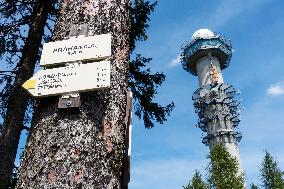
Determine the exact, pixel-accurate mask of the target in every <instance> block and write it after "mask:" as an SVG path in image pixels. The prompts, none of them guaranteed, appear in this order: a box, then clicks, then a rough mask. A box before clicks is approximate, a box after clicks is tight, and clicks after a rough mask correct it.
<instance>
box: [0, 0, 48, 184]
mask: <svg viewBox="0 0 284 189" xmlns="http://www.w3.org/2000/svg"><path fill="white" fill-rule="evenodd" d="M50 6H51V5H50V4H49V3H46V2H45V1H44V0H41V1H39V2H38V3H36V5H35V7H34V10H33V13H32V15H31V23H30V29H29V33H28V37H27V38H26V43H25V45H24V47H23V50H22V57H21V60H20V62H19V65H18V66H19V69H18V71H17V75H16V78H15V82H14V87H13V89H12V92H11V95H10V97H9V99H8V105H7V111H6V117H5V120H4V125H3V133H2V136H1V138H0V157H1V158H0V183H1V184H5V183H6V184H7V183H9V182H10V179H11V175H12V171H13V168H14V161H15V158H16V154H17V149H18V143H19V139H20V135H21V131H22V130H23V121H24V116H25V110H26V106H27V100H28V98H29V96H28V94H27V92H25V91H24V90H23V89H22V87H21V85H22V84H23V83H24V82H25V81H26V80H28V79H29V78H30V77H31V76H32V75H33V71H34V68H35V65H36V61H37V60H38V53H39V47H40V46H41V40H42V35H43V32H44V27H45V24H46V20H47V15H48V8H49V7H50Z"/></svg>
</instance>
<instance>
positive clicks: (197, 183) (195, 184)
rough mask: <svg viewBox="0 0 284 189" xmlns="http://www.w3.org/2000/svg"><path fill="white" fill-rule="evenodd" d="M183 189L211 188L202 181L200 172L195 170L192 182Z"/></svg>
mask: <svg viewBox="0 0 284 189" xmlns="http://www.w3.org/2000/svg"><path fill="white" fill-rule="evenodd" d="M183 189H209V186H208V184H207V183H206V182H204V181H203V180H202V175H201V174H200V172H199V171H198V170H195V173H194V175H193V177H192V180H191V181H189V183H188V184H187V185H186V186H183Z"/></svg>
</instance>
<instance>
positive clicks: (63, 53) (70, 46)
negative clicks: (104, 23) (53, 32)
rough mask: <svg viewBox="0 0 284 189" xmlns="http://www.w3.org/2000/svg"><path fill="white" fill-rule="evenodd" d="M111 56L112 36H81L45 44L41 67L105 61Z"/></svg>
mask: <svg viewBox="0 0 284 189" xmlns="http://www.w3.org/2000/svg"><path fill="white" fill-rule="evenodd" d="M110 56H111V35H110V34H101V35H95V36H89V37H84V36H79V37H73V38H70V39H68V40H62V41H55V42H50V43H45V44H44V45H43V50H42V55H41V60H40V65H42V66H49V65H54V64H62V63H66V62H74V61H82V60H95V59H105V58H108V57H110Z"/></svg>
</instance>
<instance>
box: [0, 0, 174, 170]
mask: <svg viewBox="0 0 284 189" xmlns="http://www.w3.org/2000/svg"><path fill="white" fill-rule="evenodd" d="M41 2H44V1H40V0H38V1H17V0H13V1H10V0H9V1H8V0H7V1H4V2H3V3H2V4H1V8H2V9H1V13H3V14H5V15H6V17H9V18H10V19H11V17H13V18H21V20H17V21H15V22H5V24H3V23H1V24H2V25H1V26H5V27H2V28H5V30H3V31H1V36H0V37H1V40H0V51H1V53H6V55H7V54H8V55H9V56H6V60H7V61H10V62H12V61H11V60H13V61H14V60H15V59H14V58H11V57H12V56H17V57H18V58H19V60H20V61H19V64H15V66H14V67H15V69H14V71H11V72H6V73H4V72H1V76H3V75H4V76H5V77H3V79H1V82H2V83H3V82H4V83H5V82H6V85H5V87H4V89H3V90H2V91H1V94H0V98H1V99H0V102H1V107H0V108H1V109H0V111H1V112H0V113H1V116H2V117H3V118H4V119H5V120H9V119H10V118H11V116H9V115H10V114H9V112H14V113H17V116H16V117H14V118H15V119H14V120H13V123H17V125H16V126H14V124H10V125H7V124H4V125H3V126H0V130H1V129H2V132H0V135H1V134H2V136H6V137H3V138H4V139H3V141H2V143H3V144H5V143H6V142H5V141H6V140H5V138H6V139H7V136H10V138H9V141H10V143H11V144H13V148H8V147H7V146H5V145H0V148H1V146H2V151H3V152H4V154H2V155H3V156H5V155H6V156H7V155H9V154H12V156H9V157H8V159H7V161H9V163H6V162H7V161H6V160H5V161H4V159H3V158H2V160H3V161H2V165H5V166H6V165H9V164H11V162H13V160H14V155H13V154H15V152H16V148H17V145H18V141H19V137H20V132H21V130H23V129H28V128H27V127H25V126H24V123H25V124H26V123H27V122H28V121H30V117H29V115H31V114H30V113H29V114H27V113H26V114H24V117H23V116H22V115H23V112H24V110H25V109H26V107H27V105H29V104H30V102H32V101H30V99H28V98H26V96H27V94H26V93H23V92H22V89H21V87H20V85H21V84H22V82H23V81H25V80H26V79H27V78H29V77H30V76H31V74H32V73H33V70H34V69H33V68H34V66H35V63H36V61H34V58H31V57H36V55H37V54H38V52H39V48H36V46H37V45H33V47H34V48H32V49H30V50H29V51H28V52H29V53H23V52H26V51H27V50H25V48H27V47H29V45H24V46H23V47H22V48H19V46H17V45H15V44H16V42H18V41H19V40H20V39H22V40H23V42H21V43H20V44H25V42H26V41H27V42H28V43H29V44H31V41H33V44H40V42H41V37H40V35H39V34H40V33H41V32H40V31H39V30H40V28H39V27H38V29H36V28H33V27H34V26H36V27H37V19H38V22H39V23H44V21H40V19H41V18H42V17H40V16H35V15H36V13H33V14H31V15H29V14H30V13H31V12H32V10H33V9H35V8H36V7H38V6H37V5H39V4H40V3H41ZM46 2H48V1H46ZM155 6H156V2H155V3H153V4H150V3H149V1H141V0H135V1H134V2H133V4H132V7H131V31H130V49H131V51H130V52H133V51H134V49H135V42H136V41H137V40H142V41H143V40H146V39H147V35H146V29H147V28H148V26H149V25H148V24H147V22H148V21H149V20H150V19H149V15H150V13H151V12H152V11H153V10H154V7H155ZM23 7H24V8H26V9H27V10H25V9H24V8H23ZM56 7H57V6H56V1H49V4H48V5H47V6H44V10H43V11H41V10H40V11H41V13H44V14H45V15H46V13H48V18H49V19H48V20H49V22H51V21H54V18H53V15H55V14H56ZM2 10H3V11H2ZM19 10H21V11H22V12H21V13H20V16H16V17H15V14H19V13H18V12H17V11H19ZM23 10H25V11H26V12H27V13H25V14H24V13H23ZM34 12H35V11H34ZM21 16H22V17H21ZM7 23H8V24H7ZM25 24H26V25H28V26H30V28H31V29H29V32H30V33H31V34H37V35H29V34H27V35H28V37H29V36H34V38H33V39H31V38H28V39H26V38H25V37H24V36H23V32H21V31H20V29H19V28H21V26H22V25H25ZM41 26H43V27H44V25H42V24H41ZM45 27H46V30H49V32H51V33H52V30H53V28H52V26H50V25H49V24H48V23H47V24H46V25H45ZM11 28H13V30H11ZM15 28H16V29H17V30H15ZM9 32H10V33H9ZM11 32H12V33H11ZM7 36H9V37H8V38H7ZM11 36H13V37H12V38H11ZM8 39H9V40H8ZM5 42H6V43H5ZM23 55H26V56H23ZM27 58H29V61H30V62H29V64H28V66H26V64H22V62H26V61H25V60H26V59H27ZM150 60H151V59H146V58H144V57H142V56H141V55H137V56H136V58H135V59H134V60H132V61H130V62H129V67H130V68H129V81H128V84H129V87H130V88H131V89H132V91H133V94H134V95H133V96H134V100H135V106H134V108H135V114H136V115H137V116H138V117H139V118H142V117H143V120H144V123H145V127H146V128H151V127H153V126H154V124H153V120H155V121H157V122H158V123H163V122H164V121H166V117H167V116H168V115H169V113H170V111H171V110H172V108H173V106H174V105H173V103H171V104H169V105H167V106H165V107H163V106H161V105H159V104H158V103H155V102H153V98H154V95H155V94H156V90H157V86H159V85H161V84H162V82H163V81H164V79H165V76H164V74H162V73H155V74H151V72H150V69H149V68H148V69H144V68H145V67H146V66H147V65H146V64H148V63H149V62H150ZM14 62H17V61H14ZM21 65H23V66H21ZM23 68H25V69H23ZM7 73H12V74H13V75H12V76H11V74H10V75H8V74H7ZM23 76H24V77H23ZM13 77H16V79H13ZM11 78H12V79H11ZM13 91H14V92H13ZM17 92H18V93H19V92H20V93H21V94H22V95H23V98H18V99H17V101H16V102H14V101H12V100H11V99H15V96H19V95H15V93H17ZM9 99H10V100H9ZM9 102H10V104H11V102H12V103H14V105H13V106H12V108H8V109H7V107H11V105H8V104H9ZM15 107H16V109H17V111H15V110H14V109H15ZM30 107H31V108H30V110H31V111H32V110H33V108H32V106H30ZM27 115H28V116H27ZM5 123H10V122H9V121H5ZM7 128H10V129H7ZM9 130H16V131H17V132H12V134H13V137H11V132H10V135H9V132H8V131H9ZM0 137H1V136H0ZM7 152H9V153H7ZM10 152H11V153H10ZM0 164H1V163H0ZM11 165H12V164H11ZM5 166H4V167H3V169H2V170H5V171H6V170H8V169H6V167H5ZM0 167H1V166H0ZM8 172H9V170H8Z"/></svg>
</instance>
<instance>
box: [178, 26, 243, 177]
mask: <svg viewBox="0 0 284 189" xmlns="http://www.w3.org/2000/svg"><path fill="white" fill-rule="evenodd" d="M231 56H232V45H231V42H230V41H229V40H226V39H225V38H224V37H222V36H220V35H215V34H214V33H213V32H211V31H210V30H207V29H201V30H198V31H196V32H195V33H194V34H193V36H192V41H191V42H190V43H189V44H188V45H186V46H185V47H184V49H183V53H182V63H183V68H184V69H185V70H186V71H188V72H189V73H191V74H193V75H195V76H198V80H199V86H200V88H199V89H197V90H196V91H195V92H194V93H193V97H192V99H193V101H194V107H195V112H196V113H197V115H198V117H199V121H198V127H199V128H200V129H201V130H202V131H203V132H205V133H206V136H205V137H204V138H203V140H202V142H203V143H204V144H205V145H207V146H209V147H210V148H211V147H212V146H213V145H214V144H223V145H224V146H225V147H226V149H227V150H228V152H229V153H230V154H231V155H232V156H233V157H235V158H236V159H237V161H238V163H239V173H240V174H241V173H243V170H242V166H241V161H240V155H239V149H238V145H237V142H239V141H240V140H241V133H239V132H236V131H235V130H236V127H237V126H238V124H239V122H240V119H239V101H238V100H236V98H235V96H236V95H238V91H237V90H235V89H234V87H233V86H231V85H229V84H226V83H224V80H223V76H222V70H223V69H225V68H226V67H228V66H229V63H230V59H231Z"/></svg>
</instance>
